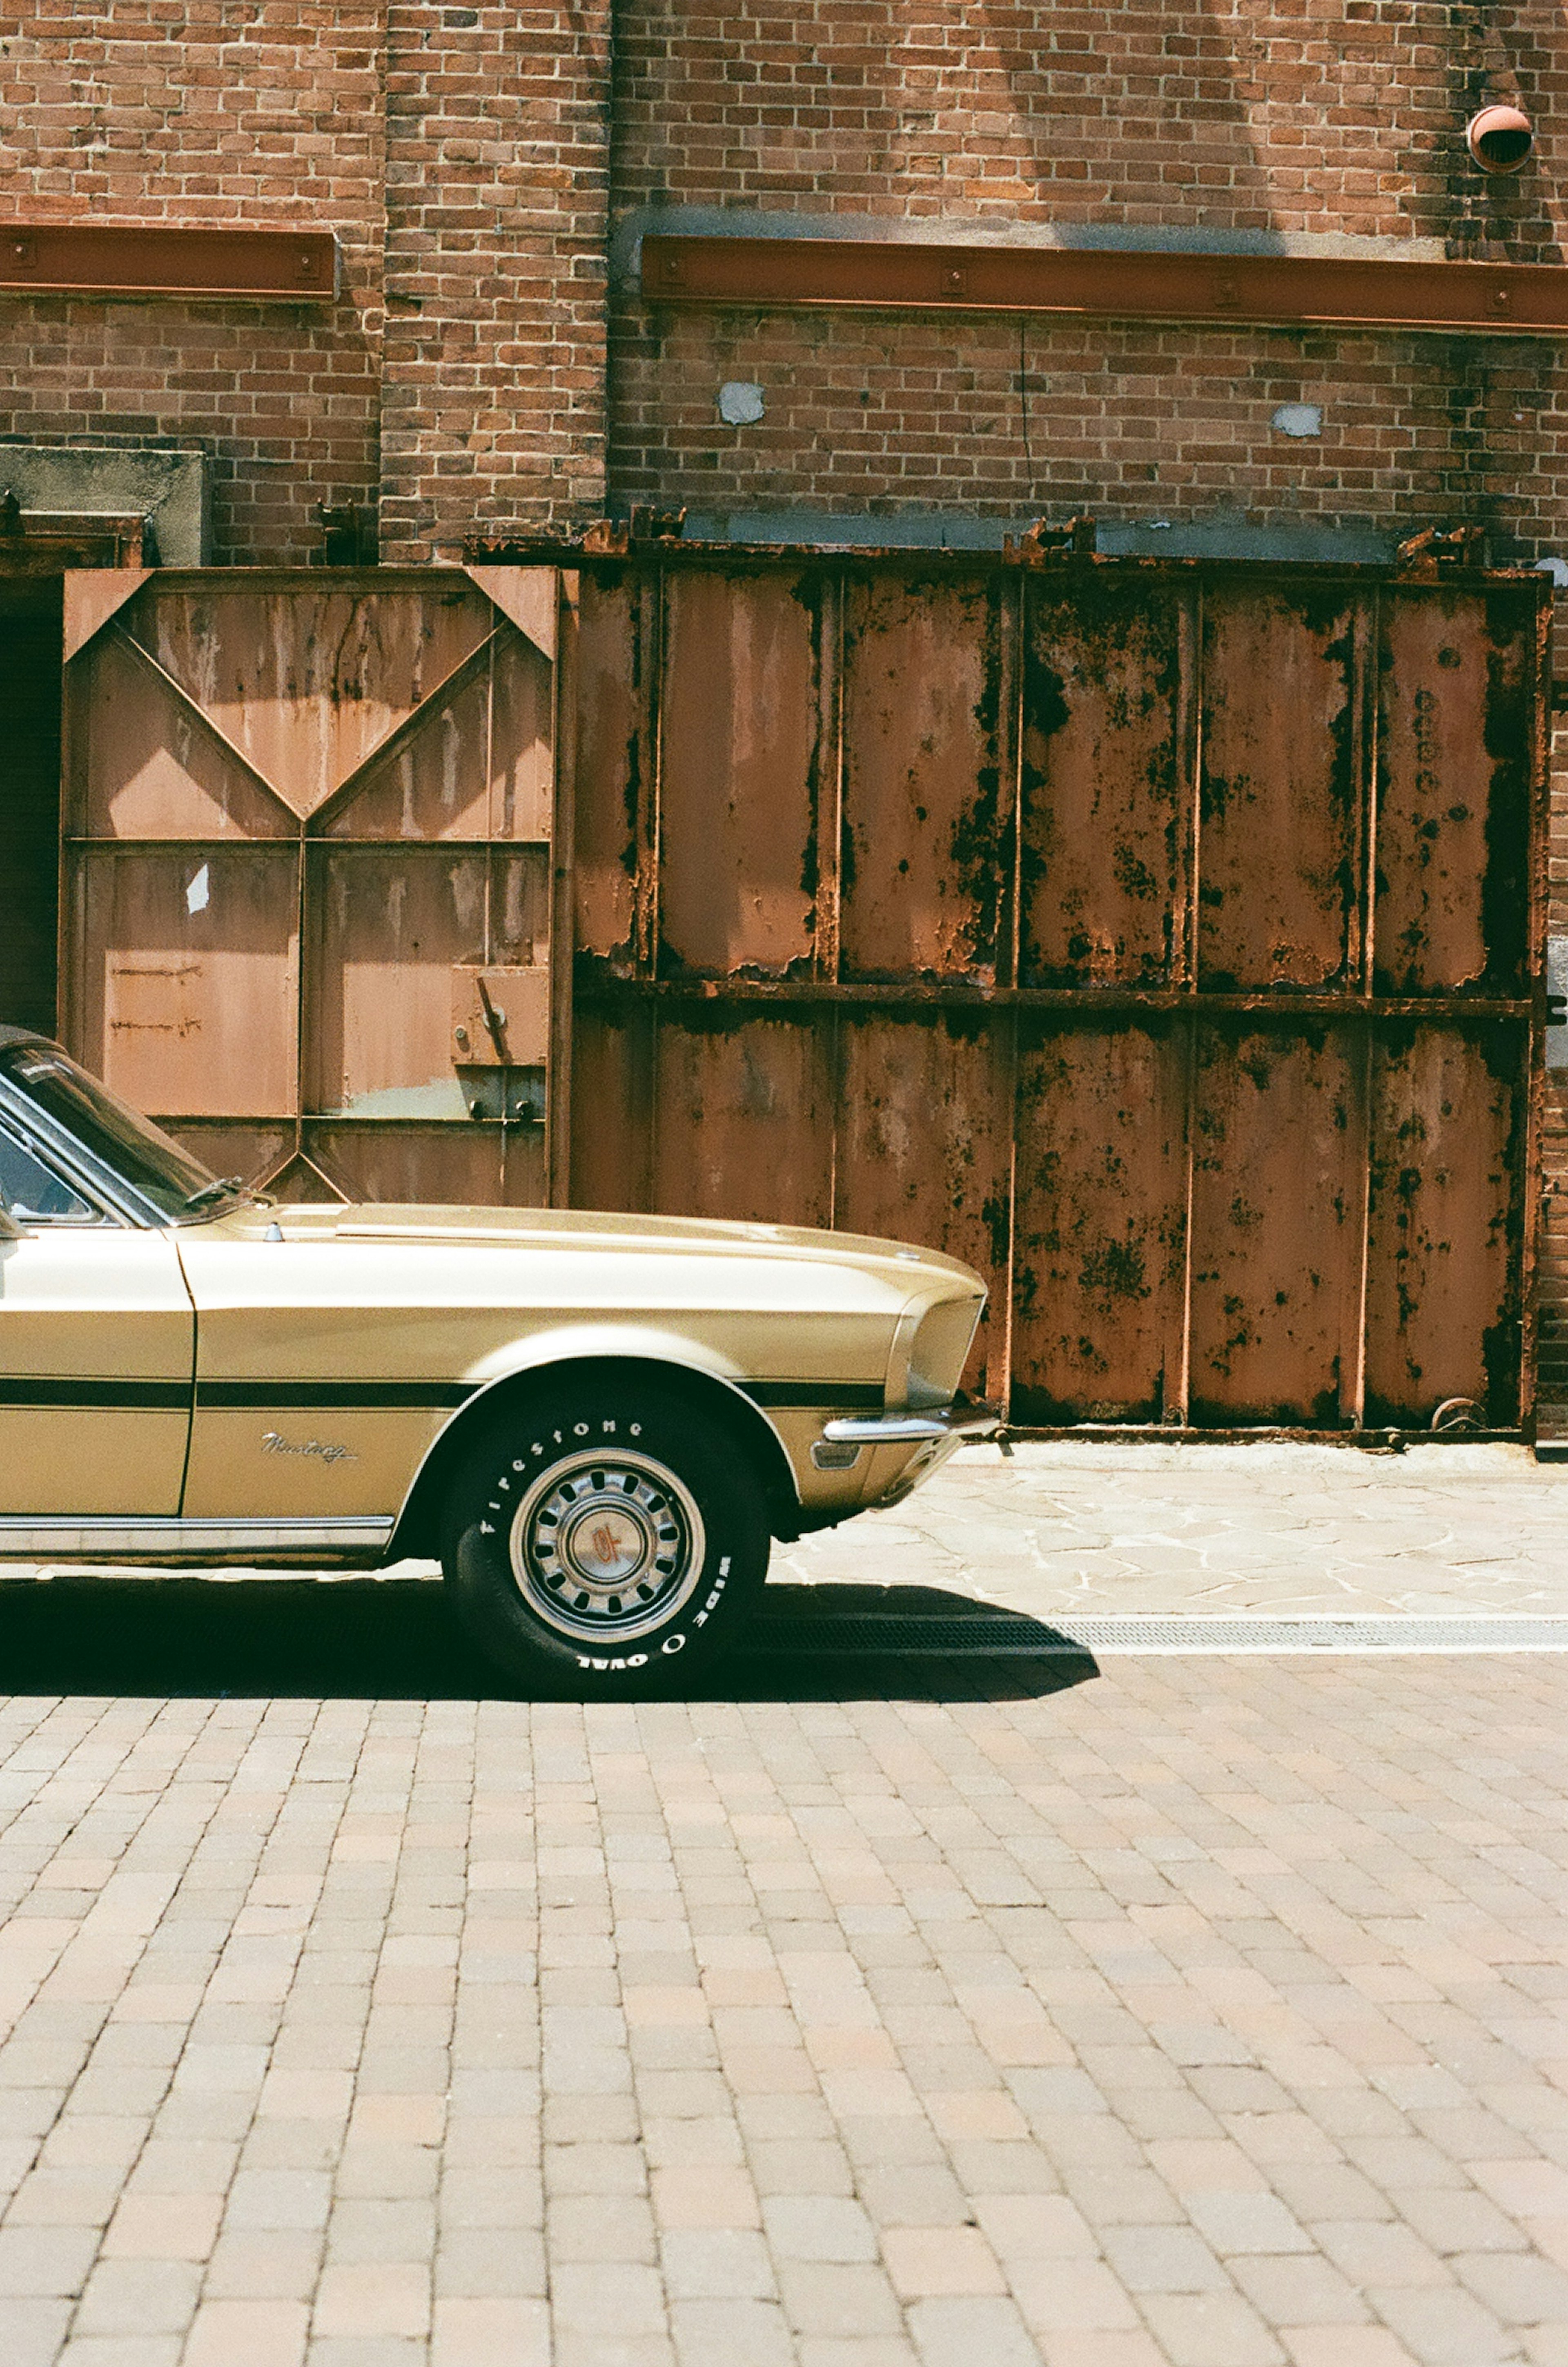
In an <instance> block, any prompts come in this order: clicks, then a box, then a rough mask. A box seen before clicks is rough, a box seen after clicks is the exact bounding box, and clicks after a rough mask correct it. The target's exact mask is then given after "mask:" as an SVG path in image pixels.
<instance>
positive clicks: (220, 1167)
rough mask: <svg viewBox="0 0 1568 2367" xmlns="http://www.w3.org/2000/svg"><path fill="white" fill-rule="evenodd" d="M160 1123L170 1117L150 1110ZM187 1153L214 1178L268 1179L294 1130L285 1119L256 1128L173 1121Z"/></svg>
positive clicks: (238, 1121)
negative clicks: (230, 1176)
mask: <svg viewBox="0 0 1568 2367" xmlns="http://www.w3.org/2000/svg"><path fill="white" fill-rule="evenodd" d="M148 1115H149V1116H151V1117H156V1118H158V1119H159V1120H160V1121H162V1120H163V1119H164V1118H165V1117H167V1116H172V1115H173V1113H171V1112H168V1111H164V1110H151V1111H149V1112H148ZM175 1124H176V1126H177V1128H178V1132H179V1138H180V1140H181V1141H182V1142H183V1143H184V1144H185V1146H186V1150H193V1151H194V1152H195V1153H196V1155H197V1158H198V1159H199V1160H201V1161H204V1162H205V1164H206V1165H207V1166H209V1167H210V1168H211V1170H212V1172H213V1173H214V1175H270V1174H272V1173H273V1172H275V1170H276V1169H277V1168H279V1167H281V1165H282V1164H283V1161H285V1160H286V1159H287V1158H288V1154H289V1152H290V1151H291V1150H293V1148H294V1128H293V1127H292V1126H291V1125H290V1124H289V1123H288V1120H287V1119H279V1120H278V1121H277V1122H276V1124H274V1125H272V1126H258V1125H256V1124H255V1123H254V1121H252V1120H248V1119H245V1118H227V1119H217V1120H214V1119H208V1120H205V1121H204V1120H202V1119H200V1118H189V1117H182V1118H177V1119H176V1120H175Z"/></svg>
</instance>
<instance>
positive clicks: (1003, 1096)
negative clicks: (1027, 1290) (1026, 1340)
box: [833, 1010, 1012, 1388]
mask: <svg viewBox="0 0 1568 2367" xmlns="http://www.w3.org/2000/svg"><path fill="white" fill-rule="evenodd" d="M1009 1053H1010V1029H1008V1028H1007V1027H1006V1026H1005V1025H1004V1026H1003V1027H1001V1028H1000V1029H998V1025H997V1023H996V1021H995V1019H994V1017H993V1014H991V1013H989V1012H987V1011H984V1010H981V1011H963V1012H958V1011H949V1012H935V1011H926V1012H920V1013H919V1014H893V1013H886V1012H867V1013H865V1014H861V1015H858V1016H855V1017H853V1018H851V1017H848V1016H846V1017H845V1018H844V1019H842V1020H841V1021H840V1026H839V1082H838V1118H839V1125H838V1142H837V1146H836V1157H835V1190H834V1201H833V1221H834V1223H835V1224H836V1225H839V1226H840V1227H842V1228H843V1229H846V1230H847V1231H850V1232H858V1233H879V1234H883V1235H886V1236H888V1237H889V1238H891V1239H893V1240H907V1241H922V1242H925V1243H926V1244H927V1245H928V1246H929V1247H931V1248H933V1249H941V1250H945V1251H947V1253H948V1255H949V1256H950V1257H959V1258H963V1259H964V1261H965V1262H966V1263H968V1264H970V1265H973V1266H975V1267H976V1268H978V1270H979V1271H980V1273H982V1274H985V1275H986V1276H987V1281H988V1283H989V1285H990V1289H991V1299H990V1308H989V1313H988V1317H987V1322H986V1324H985V1325H984V1326H983V1327H982V1330H981V1332H980V1334H979V1336H978V1337H977V1338H976V1343H975V1347H974V1350H973V1352H972V1354H971V1358H970V1373H969V1379H970V1384H971V1386H974V1387H978V1386H980V1384H981V1380H982V1376H984V1375H985V1374H986V1373H987V1367H988V1370H989V1385H990V1386H992V1387H997V1388H1000V1387H1003V1386H1004V1384H1005V1379H1006V1366H1005V1362H1004V1359H1005V1353H1006V1348H1005V1332H1006V1328H1007V1326H1006V1315H1007V1284H1008V1251H1009V1242H1008V1194H1009V1169H1010V1164H1011V1136H1012V1108H1011V1076H1010V1059H1009Z"/></svg>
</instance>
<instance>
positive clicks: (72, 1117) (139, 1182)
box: [0, 1044, 238, 1217]
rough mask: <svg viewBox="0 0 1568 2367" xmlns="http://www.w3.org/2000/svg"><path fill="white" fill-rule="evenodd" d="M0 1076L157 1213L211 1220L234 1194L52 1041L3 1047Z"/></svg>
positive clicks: (232, 1188)
mask: <svg viewBox="0 0 1568 2367" xmlns="http://www.w3.org/2000/svg"><path fill="white" fill-rule="evenodd" d="M0 1075H4V1076H5V1077H6V1079H7V1080H8V1081H9V1082H10V1083H11V1084H12V1085H14V1086H16V1087H17V1089H18V1090H19V1091H20V1092H21V1093H24V1094H25V1095H26V1096H27V1098H28V1101H30V1102H31V1103H32V1104H34V1106H35V1107H36V1108H38V1109H40V1110H42V1111H43V1112H44V1113H45V1115H46V1116H49V1117H51V1118H52V1119H53V1121H54V1123H55V1125H56V1126H58V1127H63V1129H64V1131H65V1132H66V1133H67V1134H69V1135H71V1136H72V1137H73V1139H74V1140H75V1141H77V1142H79V1143H80V1144H81V1145H82V1148H83V1149H84V1150H90V1151H91V1152H92V1153H93V1155H94V1157H95V1158H96V1159H100V1160H101V1161H103V1163H104V1165H105V1166H106V1167H107V1168H111V1169H112V1170H113V1172H114V1173H115V1174H117V1175H118V1176H119V1177H121V1178H122V1180H123V1181H124V1182H125V1183H129V1184H130V1185H131V1187H132V1188H133V1190H135V1191H137V1192H140V1193H141V1196H142V1198H143V1199H145V1200H150V1201H151V1202H152V1205H153V1206H154V1207H155V1208H157V1209H158V1210H159V1211H160V1212H161V1214H163V1215H164V1216H165V1217H190V1216H195V1215H202V1216H211V1215H212V1214H214V1212H215V1210H216V1209H217V1207H218V1206H220V1204H221V1200H222V1199H225V1198H230V1197H234V1196H238V1186H237V1185H235V1184H232V1183H231V1184H228V1185H225V1186H224V1187H223V1188H222V1191H221V1193H220V1192H219V1191H218V1190H216V1189H215V1188H214V1179H213V1174H212V1171H211V1169H210V1168H209V1167H204V1166H203V1165H202V1163H201V1161H200V1160H199V1159H193V1158H192V1157H191V1155H190V1152H189V1151H188V1150H181V1148H180V1146H179V1144H178V1143H177V1142H175V1141H173V1140H171V1138H169V1136H168V1135H166V1134H165V1133H164V1131H163V1129H162V1127H156V1126H154V1125H153V1123H152V1119H151V1118H146V1117H143V1116H141V1112H140V1111H139V1110H133V1109H131V1108H130V1106H129V1104H126V1103H125V1102H122V1101H118V1100H117V1099H116V1097H115V1095H114V1094H113V1093H109V1092H108V1091H107V1089H106V1088H105V1087H104V1086H103V1085H100V1084H99V1082H98V1081H97V1079H96V1077H90V1076H89V1075H88V1074H87V1071H86V1070H85V1069H79V1068H78V1067H77V1066H76V1063H75V1061H74V1060H73V1059H69V1058H68V1057H67V1055H66V1054H65V1053H63V1052H62V1051H58V1050H57V1049H56V1048H55V1047H54V1046H53V1045H52V1044H12V1045H9V1046H7V1047H6V1049H5V1050H4V1051H0ZM195 1202H199V1206H193V1205H192V1204H193V1203H195Z"/></svg>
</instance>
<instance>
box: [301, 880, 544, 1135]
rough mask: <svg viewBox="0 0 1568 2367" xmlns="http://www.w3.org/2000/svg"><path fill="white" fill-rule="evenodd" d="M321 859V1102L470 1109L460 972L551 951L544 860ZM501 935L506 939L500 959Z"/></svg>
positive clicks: (371, 1111)
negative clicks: (457, 989) (459, 1023)
mask: <svg viewBox="0 0 1568 2367" xmlns="http://www.w3.org/2000/svg"><path fill="white" fill-rule="evenodd" d="M314 861H315V864H316V865H317V866H319V868H318V872H317V885H316V891H315V894H314V895H313V897H312V900H311V901H312V907H313V910H314V912H315V914H316V923H317V934H316V936H315V941H314V943H313V945H312V946H311V949H310V1009H311V1011H312V1014H313V1017H314V1026H313V1028H312V1031H311V1047H310V1062H309V1066H308V1069H307V1079H306V1106H307V1108H309V1109H311V1110H316V1111H333V1112H340V1111H341V1112H349V1111H353V1112H356V1113H357V1114H359V1115H361V1116H366V1117H378V1116H386V1117H393V1116H403V1117H410V1118H413V1117H418V1116H425V1117H437V1116H445V1117H450V1118H458V1119H460V1118H462V1117H464V1116H466V1115H467V1104H465V1101H464V1098H463V1092H462V1087H461V1083H460V1081H459V1079H458V1076H457V1068H456V1065H455V1059H454V1049H453V1041H452V1008H451V1007H452V972H453V970H454V968H456V967H457V966H458V965H459V964H463V965H474V964H479V963H482V962H484V961H485V960H486V959H487V951H486V946H487V938H488V940H489V942H490V944H491V946H492V947H496V948H497V950H496V951H494V952H492V953H491V954H490V955H489V956H488V958H491V959H498V960H500V961H502V962H511V961H518V962H521V963H523V964H525V965H526V964H528V963H530V962H531V961H533V960H534V958H535V956H536V953H537V952H538V951H539V950H541V949H542V950H544V951H545V952H546V953H547V948H548V929H549V904H548V896H549V880H548V872H547V866H546V864H545V862H544V860H543V858H542V856H536V857H535V858H534V859H533V860H532V861H530V860H529V859H528V858H527V857H526V856H525V855H521V854H519V855H510V856H506V857H501V856H492V855H489V854H487V853H486V852H485V850H484V849H482V848H471V849H467V850H464V851H463V852H458V851H457V849H452V850H451V851H446V850H441V851H439V852H436V851H429V852H426V851H423V850H422V851H421V852H420V853H418V854H415V853H414V852H413V850H412V849H401V848H400V849H398V850H396V851H395V852H394V851H392V850H390V849H389V850H388V851H386V852H385V853H383V852H382V851H381V850H380V849H379V848H378V847H375V846H367V847H356V848H354V849H352V850H350V849H348V848H343V849H339V848H337V847H333V848H331V849H330V850H329V849H327V848H324V847H323V848H322V849H321V851H320V852H319V853H318V854H317V855H315V857H314ZM509 890H510V892H509ZM509 904H510V905H511V907H512V908H513V909H512V910H511V912H508V909H507V908H508V905H509ZM508 920H511V921H512V923H513V927H514V929H515V935H514V936H513V937H511V938H510V941H509V933H508V932H507V930H506V928H505V923H506V922H507V921H508ZM498 924H499V925H498Z"/></svg>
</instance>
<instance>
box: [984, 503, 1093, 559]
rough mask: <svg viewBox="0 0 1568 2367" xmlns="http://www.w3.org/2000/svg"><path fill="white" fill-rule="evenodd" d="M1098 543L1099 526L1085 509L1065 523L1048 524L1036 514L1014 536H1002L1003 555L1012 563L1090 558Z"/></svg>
mask: <svg viewBox="0 0 1568 2367" xmlns="http://www.w3.org/2000/svg"><path fill="white" fill-rule="evenodd" d="M1098 547H1099V529H1098V527H1096V525H1095V522H1094V520H1093V518H1092V517H1091V516H1090V515H1089V513H1088V511H1087V510H1086V511H1085V512H1084V514H1083V515H1082V516H1080V517H1074V518H1069V519H1068V520H1067V522H1066V526H1047V524H1046V523H1045V520H1044V519H1043V518H1036V519H1035V521H1034V524H1033V525H1032V527H1025V529H1024V531H1023V533H1022V534H1021V535H1020V536H1019V537H1018V538H1017V539H1016V540H1015V539H1014V538H1013V537H1012V536H1011V535H1010V534H1008V535H1004V536H1003V537H1002V557H1003V559H1004V560H1010V561H1012V562H1013V563H1014V564H1015V565H1022V566H1026V565H1028V564H1030V563H1031V562H1037V561H1041V560H1052V559H1092V558H1093V557H1094V555H1095V551H1096V549H1098Z"/></svg>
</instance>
